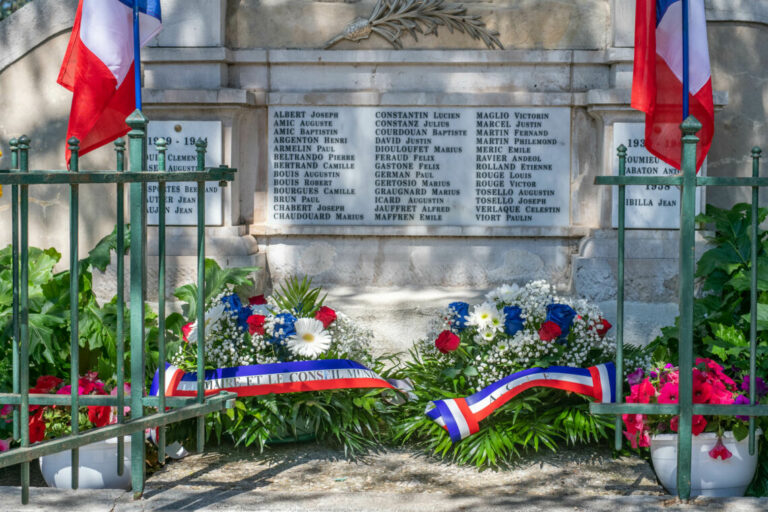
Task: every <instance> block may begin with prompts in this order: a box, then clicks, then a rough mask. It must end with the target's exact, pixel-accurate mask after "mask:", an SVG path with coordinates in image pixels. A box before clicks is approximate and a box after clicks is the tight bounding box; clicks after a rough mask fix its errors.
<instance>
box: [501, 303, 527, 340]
mask: <svg viewBox="0 0 768 512" xmlns="http://www.w3.org/2000/svg"><path fill="white" fill-rule="evenodd" d="M503 311H504V332H505V333H507V334H508V335H509V336H514V335H515V333H516V332H517V331H520V330H521V329H522V328H523V324H525V320H524V319H523V317H522V316H520V315H521V314H522V312H523V310H522V309H520V308H519V307H518V306H504V310H503Z"/></svg>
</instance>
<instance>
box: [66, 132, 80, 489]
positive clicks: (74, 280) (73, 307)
mask: <svg viewBox="0 0 768 512" xmlns="http://www.w3.org/2000/svg"><path fill="white" fill-rule="evenodd" d="M67 144H68V145H69V151H70V159H69V170H70V172H73V173H76V172H78V171H79V170H80V155H79V151H80V141H78V140H77V139H76V138H75V137H72V138H71V139H69V140H68V141H67ZM78 187H79V185H76V184H72V185H70V186H69V351H70V352H69V357H70V386H71V387H70V397H71V403H72V406H71V407H72V408H71V415H70V424H71V426H72V435H73V436H77V435H78V434H79V433H80V414H79V411H80V404H79V400H78V398H79V397H78V394H79V393H78V388H79V378H80V343H79V341H80V336H79V325H78V323H79V318H80V315H79V313H80V311H79V310H80V308H79V301H78V290H79V283H78V280H79V268H78V267H79V266H78V247H77V244H78V222H77V220H78V215H79V204H78V199H79V197H78V196H79V188H78ZM79 466H80V451H79V450H78V449H77V448H75V449H73V450H72V489H77V488H78V480H79V478H78V477H79V475H78V468H79Z"/></svg>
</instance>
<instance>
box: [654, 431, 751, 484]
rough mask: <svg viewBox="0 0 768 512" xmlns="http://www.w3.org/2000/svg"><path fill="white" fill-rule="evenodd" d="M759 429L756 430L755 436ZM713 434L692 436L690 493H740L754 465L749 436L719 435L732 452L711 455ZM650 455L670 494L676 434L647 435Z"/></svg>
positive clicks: (749, 478) (675, 462)
mask: <svg viewBox="0 0 768 512" xmlns="http://www.w3.org/2000/svg"><path fill="white" fill-rule="evenodd" d="M761 433H762V432H761V431H760V430H757V431H756V433H755V434H756V435H757V436H758V437H759V436H760V435H761ZM716 443H717V434H715V433H714V432H705V433H703V434H699V435H698V436H693V437H692V448H691V496H744V492H745V491H746V490H747V486H749V483H750V482H751V481H752V477H753V476H754V475H755V469H756V468H757V452H755V455H750V454H749V437H747V438H745V439H742V440H741V441H736V439H735V438H734V437H733V432H726V433H725V434H724V435H723V445H725V447H726V448H728V451H730V452H731V453H732V454H733V456H732V457H730V458H729V459H726V460H721V459H719V458H718V459H713V458H712V457H710V456H709V451H710V450H711V449H712V448H713V447H714V446H715V444H716ZM651 459H652V460H653V468H654V469H655V470H656V476H657V477H658V478H659V481H660V482H661V485H663V486H664V488H665V489H666V490H667V492H669V493H670V494H673V495H676V494H677V434H658V435H655V436H652V437H651Z"/></svg>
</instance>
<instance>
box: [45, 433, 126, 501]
mask: <svg viewBox="0 0 768 512" xmlns="http://www.w3.org/2000/svg"><path fill="white" fill-rule="evenodd" d="M123 439H124V441H125V456H124V457H123V474H122V475H118V474H117V438H116V437H115V438H112V439H107V440H106V441H101V442H98V443H93V444H89V445H86V446H81V447H80V466H79V482H78V485H79V488H80V489H125V490H128V489H130V488H131V438H130V437H129V436H126V437H124V438H123ZM39 460H40V471H41V472H42V473H43V478H44V479H45V483H47V484H48V485H49V486H50V487H56V488H59V489H71V488H72V452H71V451H65V452H59V453H54V454H53V455H45V456H43V457H40V459H39Z"/></svg>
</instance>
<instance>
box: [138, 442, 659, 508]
mask: <svg viewBox="0 0 768 512" xmlns="http://www.w3.org/2000/svg"><path fill="white" fill-rule="evenodd" d="M179 485H181V486H188V487H191V488H196V489H197V490H204V489H206V490H208V491H213V490H214V489H218V490H220V491H232V490H246V489H254V488H261V489H262V490H264V491H277V492H281V493H291V492H325V493H327V492H339V493H349V492H360V491H365V492H376V493H421V492H426V493H447V494H451V495H457V496H472V495H488V494H495V495H511V494H522V493H524V494H528V495H531V496H550V497H551V496H563V497H565V496H601V495H625V496H626V495H655V496H658V495H663V494H665V493H664V490H663V488H662V487H661V486H659V485H658V484H657V483H656V478H655V476H654V474H653V470H652V469H651V467H650V466H649V465H648V463H646V462H645V461H644V460H642V459H640V458H634V457H621V458H613V457H612V455H611V451H610V449H608V448H600V447H594V446H591V447H582V448H574V449H566V450H562V451H560V452H558V453H551V452H546V453H545V452H541V453H538V454H534V455H532V456H529V457H527V458H525V459H523V460H521V462H520V463H519V464H518V465H517V466H516V467H513V468H507V469H504V470H497V471H493V470H485V471H480V470H478V469H476V468H474V467H469V466H458V465H455V464H450V463H447V462H443V461H440V460H439V459H436V458H434V457H430V456H426V455H424V454H423V453H420V452H416V451H410V450H404V449H403V450H385V451H381V452H378V453H373V454H369V455H367V456H365V457H363V458H360V459H358V460H355V461H350V460H347V459H345V458H344V454H343V452H341V451H337V450H333V449H329V448H323V447H318V446H317V445H311V444H307V445H286V446H279V447H274V448H270V449H268V450H266V451H265V452H264V453H263V454H258V453H254V452H252V451H239V450H228V451H223V450H221V451H215V452H211V453H207V454H203V455H191V456H188V457H187V458H185V459H183V460H179V461H173V462H171V463H169V464H167V465H166V466H165V467H164V468H162V469H160V470H158V471H157V472H155V473H154V474H152V475H151V476H150V478H149V479H148V481H147V489H148V490H149V489H152V490H154V491H156V492H163V491H164V490H166V489H167V488H169V487H173V486H179Z"/></svg>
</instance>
